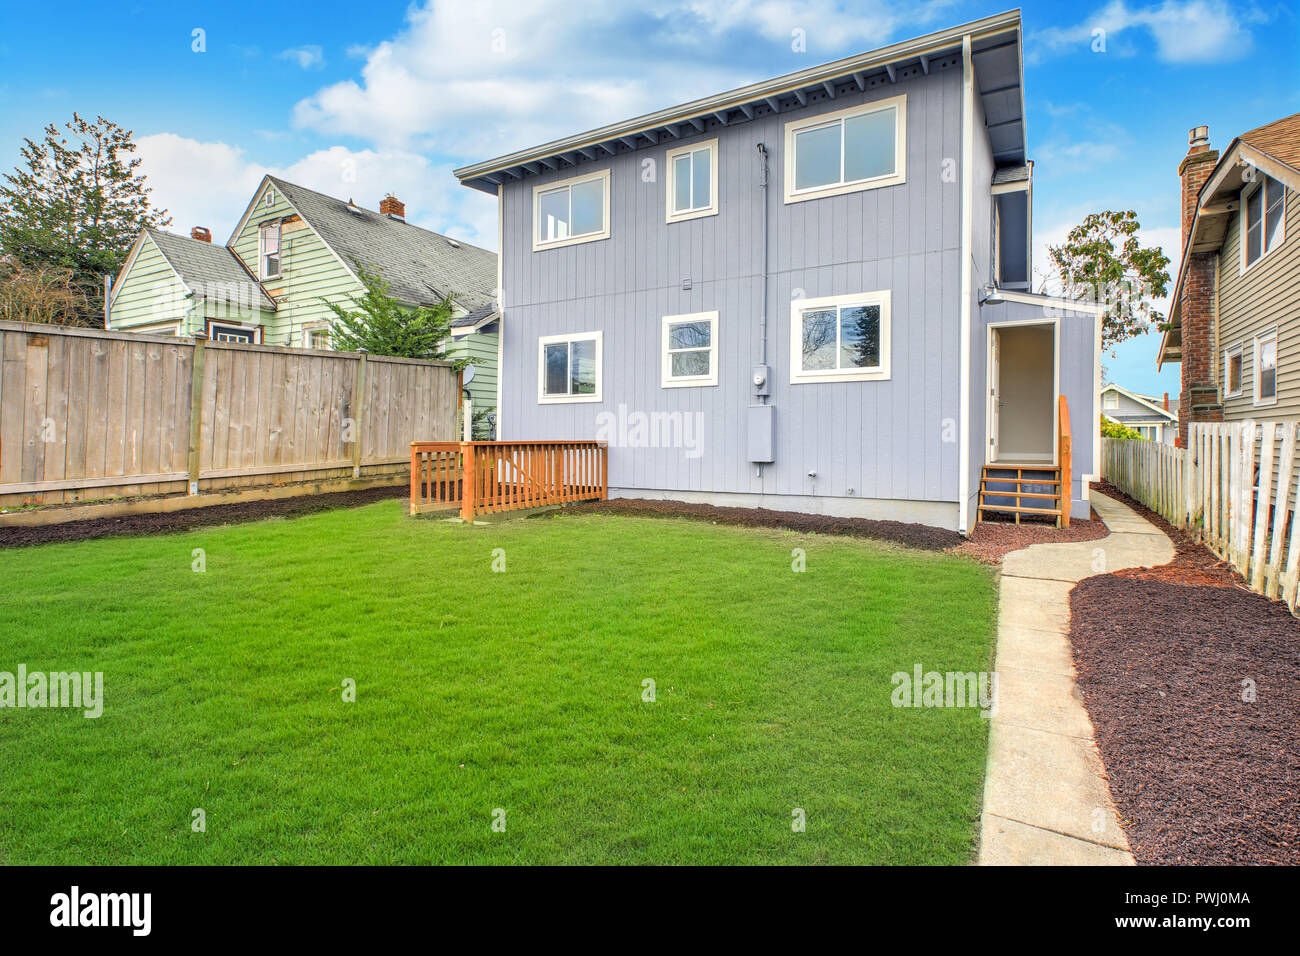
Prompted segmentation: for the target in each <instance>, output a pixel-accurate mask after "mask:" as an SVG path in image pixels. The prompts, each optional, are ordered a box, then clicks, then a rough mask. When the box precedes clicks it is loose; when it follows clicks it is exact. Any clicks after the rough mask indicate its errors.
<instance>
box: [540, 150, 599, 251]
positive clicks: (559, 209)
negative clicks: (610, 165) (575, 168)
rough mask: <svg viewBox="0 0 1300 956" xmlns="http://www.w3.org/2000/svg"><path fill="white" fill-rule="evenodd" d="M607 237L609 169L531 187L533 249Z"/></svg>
mask: <svg viewBox="0 0 1300 956" xmlns="http://www.w3.org/2000/svg"><path fill="white" fill-rule="evenodd" d="M608 238H609V170H608V169H604V170H601V171H600V172H597V173H591V174H589V175H586V176H576V177H574V178H573V179H566V180H564V181H563V182H558V183H550V184H548V185H545V186H534V187H533V250H534V251H537V250H538V249H549V248H551V247H552V246H568V245H573V244H574V243H579V242H592V241H594V240H596V239H608Z"/></svg>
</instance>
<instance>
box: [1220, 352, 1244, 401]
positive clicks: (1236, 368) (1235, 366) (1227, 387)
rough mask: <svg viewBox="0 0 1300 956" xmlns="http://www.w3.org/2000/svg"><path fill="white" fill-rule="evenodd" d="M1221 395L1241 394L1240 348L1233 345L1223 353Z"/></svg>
mask: <svg viewBox="0 0 1300 956" xmlns="http://www.w3.org/2000/svg"><path fill="white" fill-rule="evenodd" d="M1223 394H1224V395H1225V397H1229V398H1230V397H1232V396H1233V395H1240V394H1241V346H1240V345H1234V346H1233V347H1232V348H1230V349H1227V350H1226V351H1224V353H1223Z"/></svg>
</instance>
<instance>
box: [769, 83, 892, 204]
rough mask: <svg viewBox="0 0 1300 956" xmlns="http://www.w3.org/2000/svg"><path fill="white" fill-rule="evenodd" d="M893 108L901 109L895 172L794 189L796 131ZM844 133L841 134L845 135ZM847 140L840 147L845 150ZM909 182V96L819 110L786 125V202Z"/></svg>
mask: <svg viewBox="0 0 1300 956" xmlns="http://www.w3.org/2000/svg"><path fill="white" fill-rule="evenodd" d="M890 107H893V108H895V109H897V110H898V113H897V115H896V117H895V125H894V172H893V173H892V174H890V175H888V176H876V177H874V178H872V179H862V180H857V181H855V182H851V183H837V184H834V185H830V186H813V187H809V188H808V189H795V188H794V182H795V178H794V173H795V169H794V165H795V151H794V137H795V134H796V133H798V132H800V131H802V130H806V129H811V128H812V127H814V126H825V125H826V124H828V123H833V122H836V121H843V120H844V119H847V118H849V117H852V116H861V115H863V114H865V113H875V112H878V111H880V110H885V109H889V108H890ZM842 135H843V134H842V133H841V137H842ZM843 142H844V141H843V139H842V138H841V140H840V149H841V150H843V148H844V146H843ZM905 182H907V95H906V94H903V95H901V96H891V97H889V98H888V99H883V100H873V101H871V102H870V103H864V104H862V105H861V106H854V107H851V108H849V109H844V110H836V111H835V112H833V113H819V114H818V115H816V116H810V117H808V118H807V119H802V120H796V121H794V122H792V123H786V124H785V201H786V202H787V203H792V202H803V201H804V200H805V199H821V198H822V197H824V196H842V195H844V194H845V193H856V192H861V191H862V190H864V189H879V188H881V187H883V186H898V185H900V184H902V183H905Z"/></svg>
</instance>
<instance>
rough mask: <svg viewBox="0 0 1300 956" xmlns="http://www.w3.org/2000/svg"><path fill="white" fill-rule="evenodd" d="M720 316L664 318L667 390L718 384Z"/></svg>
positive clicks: (668, 316) (699, 315) (664, 360)
mask: <svg viewBox="0 0 1300 956" xmlns="http://www.w3.org/2000/svg"><path fill="white" fill-rule="evenodd" d="M717 355H718V313H717V312H694V313H691V314H690V315H666V316H664V342H663V375H662V381H661V382H660V384H661V385H662V386H663V387H664V388H680V387H682V386H688V385H717V384H718V360H717Z"/></svg>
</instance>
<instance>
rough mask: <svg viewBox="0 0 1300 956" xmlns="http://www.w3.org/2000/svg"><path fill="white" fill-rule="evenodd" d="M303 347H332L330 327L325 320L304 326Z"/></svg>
mask: <svg viewBox="0 0 1300 956" xmlns="http://www.w3.org/2000/svg"><path fill="white" fill-rule="evenodd" d="M302 347H303V348H305V349H328V348H329V347H330V327H329V326H328V325H326V324H325V323H324V322H315V323H313V324H311V325H307V326H304V327H303V330H302Z"/></svg>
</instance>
